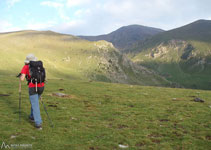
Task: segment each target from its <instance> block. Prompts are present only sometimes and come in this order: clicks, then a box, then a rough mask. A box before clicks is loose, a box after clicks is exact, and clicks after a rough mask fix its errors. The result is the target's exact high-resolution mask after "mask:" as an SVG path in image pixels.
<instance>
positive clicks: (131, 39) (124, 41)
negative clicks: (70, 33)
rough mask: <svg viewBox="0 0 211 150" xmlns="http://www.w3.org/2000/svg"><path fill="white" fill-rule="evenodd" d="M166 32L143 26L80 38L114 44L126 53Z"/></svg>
mask: <svg viewBox="0 0 211 150" xmlns="http://www.w3.org/2000/svg"><path fill="white" fill-rule="evenodd" d="M163 31H164V30H162V29H158V28H152V27H146V26H141V25H129V26H124V27H121V28H119V29H117V30H116V31H113V32H111V33H109V34H105V35H99V36H79V37H81V38H83V39H86V40H89V41H98V40H105V41H108V42H111V43H113V45H114V46H115V47H116V48H118V49H120V50H121V51H124V50H125V49H128V48H129V47H131V46H132V45H133V43H135V42H137V41H144V40H145V39H147V38H150V37H151V36H153V35H155V34H158V33H160V32H163Z"/></svg>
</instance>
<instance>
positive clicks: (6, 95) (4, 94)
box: [0, 94, 10, 96]
mask: <svg viewBox="0 0 211 150" xmlns="http://www.w3.org/2000/svg"><path fill="white" fill-rule="evenodd" d="M0 96H10V95H9V94H0Z"/></svg>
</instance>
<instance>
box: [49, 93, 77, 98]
mask: <svg viewBox="0 0 211 150" xmlns="http://www.w3.org/2000/svg"><path fill="white" fill-rule="evenodd" d="M50 96H56V97H61V98H76V96H74V95H68V94H64V93H52V94H50Z"/></svg>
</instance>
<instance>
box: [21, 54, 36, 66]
mask: <svg viewBox="0 0 211 150" xmlns="http://www.w3.org/2000/svg"><path fill="white" fill-rule="evenodd" d="M30 61H37V58H36V57H35V56H34V54H28V55H27V56H26V60H25V61H24V63H25V64H29V62H30Z"/></svg>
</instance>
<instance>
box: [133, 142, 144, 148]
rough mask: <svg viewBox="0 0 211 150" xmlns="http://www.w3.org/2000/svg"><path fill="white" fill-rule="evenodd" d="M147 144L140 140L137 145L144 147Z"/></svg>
mask: <svg viewBox="0 0 211 150" xmlns="http://www.w3.org/2000/svg"><path fill="white" fill-rule="evenodd" d="M144 145H145V143H144V142H139V143H136V145H135V146H136V147H142V146H144Z"/></svg>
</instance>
